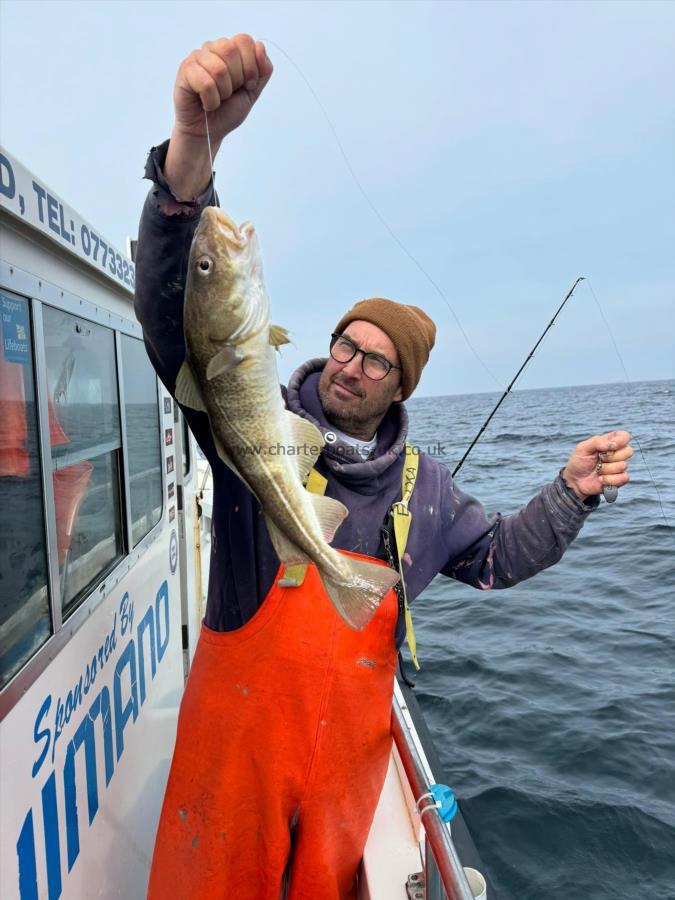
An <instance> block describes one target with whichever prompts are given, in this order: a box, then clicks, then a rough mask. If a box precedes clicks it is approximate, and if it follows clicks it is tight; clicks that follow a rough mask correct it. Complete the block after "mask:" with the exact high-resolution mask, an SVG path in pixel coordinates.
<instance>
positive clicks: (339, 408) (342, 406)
mask: <svg viewBox="0 0 675 900" xmlns="http://www.w3.org/2000/svg"><path fill="white" fill-rule="evenodd" d="M334 382H335V383H337V384H339V385H343V386H345V387H347V389H349V390H353V391H356V392H357V396H355V397H354V401H355V402H354V403H353V404H352V403H351V402H350V401H342V400H339V399H336V398H335V397H332V396H330V394H329V391H330V387H331V385H332V384H333V383H334ZM319 400H320V401H321V406H322V408H323V411H324V414H325V416H326V418H327V419H328V420H329V422H330V423H331V424H332V425H335V427H336V428H338V429H339V430H340V431H344V432H345V434H351V433H353V432H354V431H363V429H364V428H368V427H369V426H372V433H373V434H374V433H375V432H376V431H377V427H378V425H379V424H380V422H381V421H382V419H383V418H384V415H385V413H386V412H387V410H388V409H389V407H390V406H391V403H392V401H391V399H390V398H386V397H378V398H377V399H375V398H373V399H371V400H365V399H363V393H362V392H361V390H360V388H359V385H358V382H349V381H347V380H344V379H338V380H337V381H336V380H335V378H332V379H331V380H330V381H329V382H328V383H327V384H324V380H323V377H322V378H321V379H320V381H319ZM371 436H372V435H371Z"/></svg>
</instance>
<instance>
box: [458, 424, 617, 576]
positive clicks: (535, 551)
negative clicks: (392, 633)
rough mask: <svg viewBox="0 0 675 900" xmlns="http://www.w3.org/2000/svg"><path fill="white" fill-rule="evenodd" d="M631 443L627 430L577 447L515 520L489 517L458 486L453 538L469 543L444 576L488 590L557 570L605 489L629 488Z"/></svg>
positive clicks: (599, 437)
mask: <svg viewBox="0 0 675 900" xmlns="http://www.w3.org/2000/svg"><path fill="white" fill-rule="evenodd" d="M629 440H630V434H629V433H628V432H627V431H613V432H609V433H608V434H605V435H597V436H595V437H593V438H589V440H587V441H582V442H581V443H580V444H577V446H576V447H575V449H574V451H573V452H572V454H571V456H570V458H569V460H568V462H567V465H566V466H565V468H564V469H563V470H562V471H561V473H560V475H559V476H558V477H557V478H556V479H555V481H554V482H553V483H552V484H548V485H546V486H545V487H544V488H543V489H542V490H541V491H540V492H539V493H538V494H537V495H536V496H535V497H533V499H532V500H531V501H530V502H529V503H528V504H527V506H525V507H524V508H523V509H521V510H520V511H519V512H517V513H515V514H513V515H509V516H501V515H496V516H490V517H488V516H487V515H486V513H485V510H484V509H483V507H482V506H481V504H480V503H478V501H477V500H474V499H473V498H472V497H469V496H468V495H466V494H463V493H462V492H461V491H459V490H458V489H457V488H456V487H455V486H454V485H453V486H452V488H451V492H452V493H451V504H452V506H453V515H452V521H453V530H452V532H451V533H452V534H455V535H463V536H464V539H465V540H468V541H469V543H468V544H466V545H465V546H464V547H461V548H460V547H452V548H451V550H450V558H449V561H448V563H447V565H446V566H445V567H444V568H443V570H442V571H443V574H444V575H449V576H450V577H452V578H456V579H457V580H459V581H462V582H465V583H466V584H470V585H472V586H474V587H478V588H482V589H483V590H487V589H491V588H505V587H511V586H512V585H514V584H517V583H518V582H520V581H524V580H525V579H526V578H530V577H531V576H532V575H536V573H537V572H541V571H542V570H543V569H547V568H548V567H549V566H552V565H554V564H555V563H556V562H558V560H559V559H560V558H561V557H562V555H563V553H564V552H565V550H566V549H567V547H568V546H569V545H570V543H571V542H572V541H573V540H574V538H575V537H576V536H577V534H578V533H579V531H580V530H581V527H582V525H583V524H584V522H585V521H586V519H587V517H588V516H589V514H590V513H591V512H592V511H593V510H594V509H596V508H597V506H598V504H599V502H600V501H599V497H598V495H599V494H600V493H601V492H602V488H603V485H605V484H611V485H615V486H617V487H619V486H622V485H625V484H627V483H628V480H629V477H628V472H627V469H628V460H629V459H630V457H631V456H632V455H633V450H632V448H631V447H630V445H629ZM472 538H473V540H472Z"/></svg>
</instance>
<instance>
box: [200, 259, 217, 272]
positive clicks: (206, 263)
mask: <svg viewBox="0 0 675 900" xmlns="http://www.w3.org/2000/svg"><path fill="white" fill-rule="evenodd" d="M197 268H198V270H199V272H200V274H203V275H208V274H209V273H210V272H212V271H213V269H214V263H213V260H212V259H211V257H210V256H201V257H200V258H199V259H198V260H197Z"/></svg>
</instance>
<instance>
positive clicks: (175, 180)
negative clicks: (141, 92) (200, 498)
mask: <svg viewBox="0 0 675 900" xmlns="http://www.w3.org/2000/svg"><path fill="white" fill-rule="evenodd" d="M271 74H272V64H271V62H270V61H269V59H268V58H267V55H266V53H265V50H264V47H263V45H262V44H261V43H259V42H258V43H256V42H255V41H254V40H253V38H251V37H249V36H248V35H237V36H236V37H234V38H230V39H225V38H224V39H222V40H218V41H212V42H207V43H206V44H204V46H203V47H202V48H201V49H200V50H195V51H193V52H192V53H191V54H190V55H189V56H188V57H187V58H186V59H185V60H183V62H182V63H181V64H180V67H179V69H178V73H177V76H176V82H175V85H174V108H175V122H174V127H173V131H172V133H171V139H170V140H169V141H165V142H164V143H163V144H160V145H159V146H158V147H153V148H152V150H151V151H150V154H149V156H148V160H147V163H146V167H145V177H146V178H148V179H150V180H151V181H152V182H153V185H152V188H151V189H150V193H149V194H148V197H147V199H146V202H145V205H144V208H143V213H142V215H141V221H140V225H139V231H138V248H137V254H136V297H135V309H136V315H137V317H138V319H139V321H140V323H141V325H142V326H143V333H144V337H145V343H146V347H147V349H148V354H149V356H150V359H151V361H152V363H153V365H154V367H155V369H156V370H157V373H158V374H159V376H160V378H161V380H162V381H163V382H164V384H165V385H166V387H167V388H168V390H169V391H171V392H172V393H173V392H174V389H175V381H176V376H177V374H178V370H179V369H180V366H181V364H182V362H183V360H184V359H185V341H184V337H183V299H184V296H183V295H184V291H185V281H186V275H187V263H188V258H189V253H190V245H191V243H192V238H193V235H194V232H195V229H196V228H197V224H198V222H199V217H200V215H201V213H202V210H203V209H204V207H205V206H208V205H212V204H214V203H215V202H216V197H215V194H214V192H213V188H212V184H211V177H210V176H211V169H210V161H209V154H208V145H207V139H206V123H205V119H204V110H205V109H207V110H208V116H209V131H210V137H211V147H212V151H213V153H214V155H215V154H216V153H217V151H218V148H219V147H220V144H221V143H222V140H223V138H224V137H225V136H226V135H227V134H228V133H229V132H230V131H232V130H234V129H235V128H236V127H237V126H238V125H240V124H241V123H242V122H243V121H244V119H245V118H246V116H247V115H248V113H249V112H250V111H251V108H252V107H253V105H254V103H255V102H256V100H257V99H258V97H259V96H260V94H261V92H262V90H263V88H264V87H265V85H266V84H267V82H268V81H269V79H270V76H271ZM188 415H189V417H190V425H191V427H192V428H193V431H194V432H195V434H196V435H197V437H198V439H200V443H201V435H200V431H202V430H203V429H201V428H200V423H199V422H198V421H197V419H199V418H200V416H199V414H195V415H194V416H193V415H192V414H191V413H188ZM202 424H204V425H205V423H202Z"/></svg>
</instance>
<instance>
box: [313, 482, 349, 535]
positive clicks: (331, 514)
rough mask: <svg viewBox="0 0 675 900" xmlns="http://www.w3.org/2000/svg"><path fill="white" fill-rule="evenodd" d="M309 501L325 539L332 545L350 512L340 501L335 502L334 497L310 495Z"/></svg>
mask: <svg viewBox="0 0 675 900" xmlns="http://www.w3.org/2000/svg"><path fill="white" fill-rule="evenodd" d="M309 499H310V502H311V504H312V506H313V507H314V512H315V513H316V517H317V519H318V520H319V525H320V526H321V531H322V532H323V539H324V541H326V543H327V544H330V543H331V541H332V540H333V538H334V537H335V532H336V531H337V530H338V528H339V527H340V525H341V524H342V523H343V522H344V520H345V519H346V518H347V516H348V515H349V510H348V509H347V507H346V506H344V504H342V503H340V501H339V500H334V499H333V498H332V497H322V496H321V495H320V494H310V495H309Z"/></svg>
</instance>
